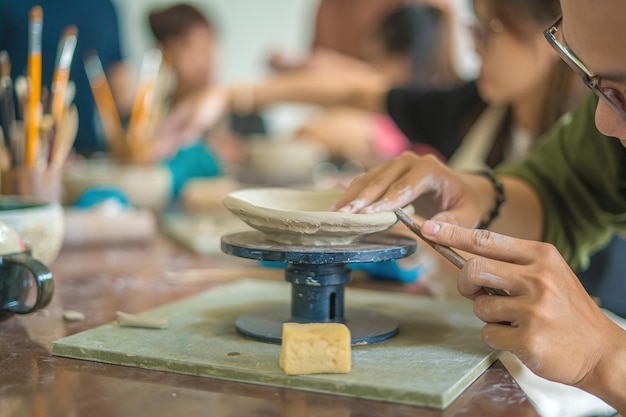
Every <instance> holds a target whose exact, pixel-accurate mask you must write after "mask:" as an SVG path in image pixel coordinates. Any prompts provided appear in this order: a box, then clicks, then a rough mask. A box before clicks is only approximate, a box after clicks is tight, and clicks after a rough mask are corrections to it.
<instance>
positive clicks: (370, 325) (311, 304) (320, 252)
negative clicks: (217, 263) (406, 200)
mask: <svg viewBox="0 0 626 417" xmlns="http://www.w3.org/2000/svg"><path fill="white" fill-rule="evenodd" d="M221 247H222V251H223V252H224V253H227V254H230V255H233V256H238V257H241V258H248V259H255V260H259V261H272V262H286V263H287V264H288V266H287V268H286V269H285V280H286V281H288V282H290V283H291V287H292V290H291V309H290V310H289V308H288V307H287V306H285V307H284V308H282V307H278V308H270V309H265V310H261V311H257V312H254V313H252V314H247V315H243V316H241V317H239V318H238V319H237V321H236V323H235V324H236V326H237V331H238V332H239V333H241V334H243V335H245V336H249V337H252V338H255V339H258V340H261V341H264V342H270V343H280V342H281V336H282V325H283V323H284V322H297V323H344V324H346V325H347V326H348V328H349V329H350V332H351V335H352V344H353V345H356V344H369V343H376V342H380V341H383V340H386V339H388V338H390V337H392V336H394V335H396V334H397V332H398V323H397V322H396V321H395V320H393V319H392V318H390V317H387V316H385V315H383V314H380V313H377V312H373V311H369V310H364V309H350V308H348V309H346V308H345V305H344V293H345V285H346V284H347V283H348V282H349V281H350V269H349V268H348V267H347V264H350V263H362V262H385V261H391V260H394V259H399V258H404V257H406V256H409V255H411V254H413V253H414V252H415V248H416V243H415V241H414V240H412V239H409V238H404V237H399V236H393V235H389V234H378V235H370V236H368V237H366V238H364V239H363V240H360V241H358V242H355V243H352V244H349V245H341V246H313V247H310V246H299V245H282V244H279V243H275V242H272V241H270V240H268V239H267V238H266V237H265V235H264V234H263V233H261V232H258V231H250V232H242V233H234V234H230V235H226V236H223V237H222V239H221Z"/></svg>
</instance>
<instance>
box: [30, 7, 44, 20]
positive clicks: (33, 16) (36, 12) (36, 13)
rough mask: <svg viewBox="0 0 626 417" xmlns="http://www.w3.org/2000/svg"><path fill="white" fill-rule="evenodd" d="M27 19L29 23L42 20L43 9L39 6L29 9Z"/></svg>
mask: <svg viewBox="0 0 626 417" xmlns="http://www.w3.org/2000/svg"><path fill="white" fill-rule="evenodd" d="M29 19H30V21H31V22H33V21H37V20H43V9H42V8H41V6H35V7H33V8H32V9H30V14H29Z"/></svg>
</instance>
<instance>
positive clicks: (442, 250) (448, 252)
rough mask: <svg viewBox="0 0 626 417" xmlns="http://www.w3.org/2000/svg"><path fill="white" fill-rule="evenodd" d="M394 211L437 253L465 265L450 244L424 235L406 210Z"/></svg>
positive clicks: (491, 290) (491, 291)
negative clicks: (437, 241)
mask: <svg viewBox="0 0 626 417" xmlns="http://www.w3.org/2000/svg"><path fill="white" fill-rule="evenodd" d="M393 212H394V213H395V214H396V216H397V217H398V220H400V221H401V222H402V223H404V224H405V226H406V227H408V228H409V229H410V230H411V231H412V232H413V233H415V234H416V235H417V236H418V237H419V238H420V239H422V240H423V241H424V242H426V243H428V245H430V246H431V247H432V248H433V249H434V250H435V251H437V253H439V254H440V255H441V256H443V257H444V258H446V259H447V260H449V261H450V262H452V264H453V265H454V266H456V267H457V268H459V269H462V268H463V267H464V266H465V264H466V263H467V260H466V259H465V258H464V257H462V256H461V255H459V254H458V253H457V252H456V251H455V250H454V249H452V248H449V247H448V246H444V245H440V244H439V243H435V242H433V241H432V240H429V239H427V238H425V237H424V235H422V229H421V227H420V226H419V225H418V224H417V223H415V222H414V221H413V219H411V218H410V217H409V216H408V215H407V214H406V213H405V212H403V211H402V209H400V208H397V209H395V210H394V211H393ZM483 288H484V289H485V291H487V292H488V293H489V294H491V295H504V296H508V295H509V294H508V293H507V292H506V291H504V290H500V289H498V288H490V287H483Z"/></svg>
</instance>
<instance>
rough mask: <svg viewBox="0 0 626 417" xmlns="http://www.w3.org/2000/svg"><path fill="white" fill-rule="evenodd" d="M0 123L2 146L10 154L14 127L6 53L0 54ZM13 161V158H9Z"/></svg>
mask: <svg viewBox="0 0 626 417" xmlns="http://www.w3.org/2000/svg"><path fill="white" fill-rule="evenodd" d="M0 94H1V99H0V101H1V104H0V106H1V107H0V123H1V124H2V135H3V138H4V145H5V148H6V150H7V152H9V154H10V150H11V149H12V145H11V144H12V141H13V139H12V138H13V129H14V125H15V105H14V103H13V82H12V81H11V60H10V59H9V54H8V53H7V52H6V51H2V52H0ZM11 159H13V157H11Z"/></svg>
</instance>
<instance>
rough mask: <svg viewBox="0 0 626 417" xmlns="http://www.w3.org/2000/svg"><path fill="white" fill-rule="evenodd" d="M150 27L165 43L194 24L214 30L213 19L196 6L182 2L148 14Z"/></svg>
mask: <svg viewBox="0 0 626 417" xmlns="http://www.w3.org/2000/svg"><path fill="white" fill-rule="evenodd" d="M148 22H149V23H150V29H151V30H152V34H153V35H154V37H155V38H156V40H157V41H159V42H161V43H163V42H167V40H168V39H171V38H173V37H177V36H181V35H184V34H185V33H186V32H187V31H188V30H189V29H190V28H192V27H194V26H204V27H206V28H209V29H211V30H214V26H213V24H212V23H211V21H210V20H209V19H208V18H207V17H206V16H204V15H203V14H202V13H201V12H200V11H199V10H198V9H196V8H195V7H193V6H191V5H189V4H185V3H181V4H177V5H174V6H171V7H168V8H166V9H160V10H153V11H152V12H150V14H149V15H148Z"/></svg>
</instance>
